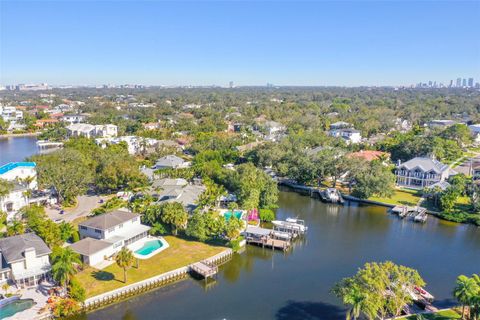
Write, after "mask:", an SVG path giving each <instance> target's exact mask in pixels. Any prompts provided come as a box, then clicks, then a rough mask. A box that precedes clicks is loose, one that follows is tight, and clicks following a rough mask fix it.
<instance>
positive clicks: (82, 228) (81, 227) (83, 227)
mask: <svg viewBox="0 0 480 320" xmlns="http://www.w3.org/2000/svg"><path fill="white" fill-rule="evenodd" d="M80 230H88V228H87V227H85V226H80Z"/></svg>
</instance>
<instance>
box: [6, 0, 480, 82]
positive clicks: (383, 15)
mask: <svg viewBox="0 0 480 320" xmlns="http://www.w3.org/2000/svg"><path fill="white" fill-rule="evenodd" d="M0 3H1V7H0V18H1V19H0V21H1V22H0V26H1V28H0V29H1V30H0V36H1V37H0V41H1V46H0V83H1V84H2V85H7V84H14V83H16V84H18V83H41V82H47V83H49V84H52V85H101V84H109V83H112V84H122V83H139V84H144V85H165V86H188V85H192V86H200V85H201V86H205V85H219V86H229V83H230V81H233V82H234V83H235V86H247V85H262V86H263V85H265V84H266V83H274V84H275V85H279V86H287V85H295V86H304V85H308V86H348V87H351V86H353V87H354V86H410V85H412V84H415V83H418V82H420V81H421V82H424V81H429V80H422V79H432V80H433V81H437V82H442V83H444V84H445V85H448V83H449V82H450V80H453V81H454V83H455V81H456V76H455V77H453V76H452V75H465V76H462V79H463V78H464V77H465V78H466V79H467V81H468V78H471V77H473V78H475V79H480V44H479V41H478V40H477V41H475V40H474V39H477V35H476V32H475V31H476V30H479V29H480V19H478V16H479V12H480V3H479V2H448V1H447V2H434V3H431V2H428V3H426V2H407V3H400V2H388V3H385V2H383V3H382V2H360V1H355V2H340V3H331V2H303V3H293V2H277V3H274V2H261V3H258V2H194V3H188V5H187V4H185V3H180V4H178V3H171V2H155V1H150V2H140V3H134V2H129V1H122V2H116V5H115V6H111V5H110V4H111V3H109V2H91V1H86V2H73V1H68V2H58V1H57V2H44V1H35V2H28V1H19V2H13V1H4V0H2V1H1V2H0ZM73 13H74V14H73ZM20 16H21V17H22V19H18V17H20ZM339 17H341V18H339ZM406 21H408V24H406V23H405V22H406ZM400 25H402V27H401V28H400V27H399V26H400ZM39 27H40V28H39ZM429 30H430V31H429ZM32 31H35V32H32ZM19 35H20V36H19Z"/></svg>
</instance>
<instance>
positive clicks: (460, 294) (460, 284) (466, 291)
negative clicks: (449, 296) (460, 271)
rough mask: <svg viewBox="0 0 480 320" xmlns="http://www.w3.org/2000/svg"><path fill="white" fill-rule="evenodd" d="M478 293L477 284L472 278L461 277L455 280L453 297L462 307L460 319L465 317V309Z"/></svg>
mask: <svg viewBox="0 0 480 320" xmlns="http://www.w3.org/2000/svg"><path fill="white" fill-rule="evenodd" d="M477 292H478V284H477V283H476V282H475V280H474V279H473V278H469V277H467V276H464V275H461V276H459V277H458V278H457V284H456V286H455V288H454V289H453V295H454V297H455V298H456V299H457V301H458V302H459V303H460V304H461V305H462V319H464V317H465V307H466V306H467V305H470V302H471V299H472V298H473V297H474V296H475V294H476V293H477Z"/></svg>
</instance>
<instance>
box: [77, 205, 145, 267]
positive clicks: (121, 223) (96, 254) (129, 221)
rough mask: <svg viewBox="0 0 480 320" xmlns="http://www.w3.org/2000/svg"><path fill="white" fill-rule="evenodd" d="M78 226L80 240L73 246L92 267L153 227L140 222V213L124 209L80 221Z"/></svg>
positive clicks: (142, 236) (134, 242)
mask: <svg viewBox="0 0 480 320" xmlns="http://www.w3.org/2000/svg"><path fill="white" fill-rule="evenodd" d="M78 228H79V233H80V238H81V240H80V241H78V242H75V243H73V244H72V245H71V246H70V248H72V250H73V251H75V252H77V253H79V254H80V255H81V257H82V260H83V262H84V263H86V264H88V265H91V266H95V265H99V264H101V263H103V262H104V261H105V260H107V259H109V258H111V257H112V256H114V255H115V254H116V253H117V252H118V251H120V249H121V248H122V247H131V246H134V245H135V244H136V243H137V242H138V241H139V240H142V239H144V238H146V237H147V236H148V231H149V230H150V227H149V226H146V225H143V224H141V223H140V215H138V214H136V213H132V212H129V211H125V210H116V211H113V212H110V213H105V214H102V215H98V216H95V217H93V218H90V219H88V220H86V221H83V222H81V223H79V224H78Z"/></svg>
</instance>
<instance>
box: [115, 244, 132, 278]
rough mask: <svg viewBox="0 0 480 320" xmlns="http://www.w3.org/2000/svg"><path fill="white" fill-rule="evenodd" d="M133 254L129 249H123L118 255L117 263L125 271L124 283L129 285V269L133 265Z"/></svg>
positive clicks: (116, 257)
mask: <svg viewBox="0 0 480 320" xmlns="http://www.w3.org/2000/svg"><path fill="white" fill-rule="evenodd" d="M133 260H134V257H133V253H132V251H130V250H129V249H128V248H127V247H123V248H122V249H121V250H120V251H119V252H118V253H117V254H116V255H115V262H116V263H117V265H118V266H119V267H120V268H122V269H123V282H124V283H127V269H128V268H130V267H131V266H132V264H133Z"/></svg>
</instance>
